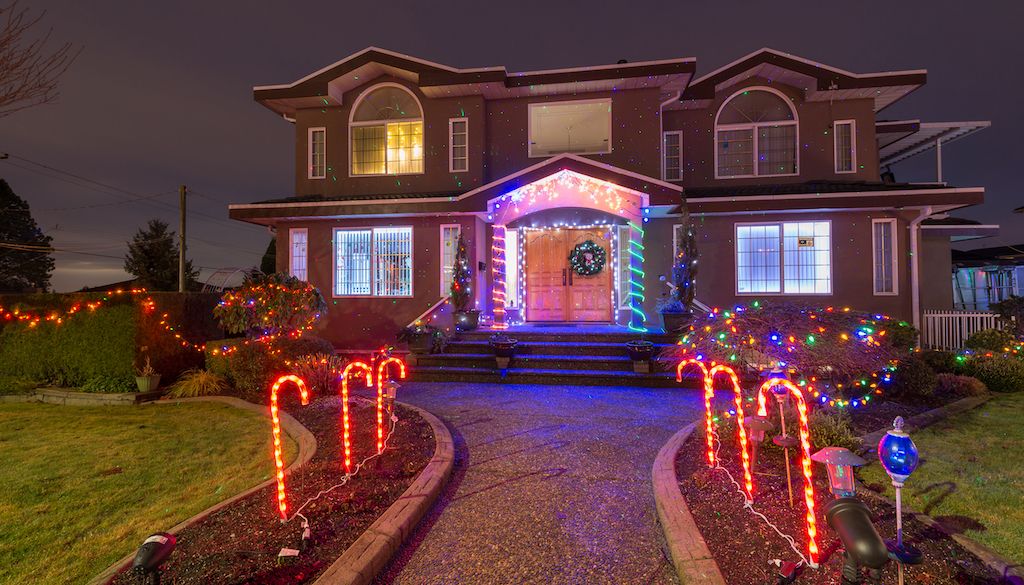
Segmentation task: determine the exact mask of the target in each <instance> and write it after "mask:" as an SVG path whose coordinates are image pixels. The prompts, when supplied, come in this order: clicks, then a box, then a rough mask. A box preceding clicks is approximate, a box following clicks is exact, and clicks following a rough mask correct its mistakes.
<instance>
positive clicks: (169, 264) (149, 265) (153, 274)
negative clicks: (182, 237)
mask: <svg viewBox="0 0 1024 585" xmlns="http://www.w3.org/2000/svg"><path fill="white" fill-rule="evenodd" d="M124 271H125V272H127V273H128V274H131V275H132V276H134V277H135V278H138V279H139V281H140V284H142V285H143V286H145V287H146V288H148V289H150V290H172V291H173V290H178V244H177V238H176V234H175V233H174V232H173V231H171V230H170V229H169V227H168V225H167V224H166V223H165V222H162V221H160V220H158V219H151V220H149V223H148V224H147V225H146V228H145V229H141V228H140V229H139V231H137V232H135V236H134V237H133V238H132V241H130V242H128V255H127V256H125V259H124ZM198 276H199V271H198V270H194V269H193V268H192V261H191V260H186V262H185V288H186V289H189V290H192V289H195V288H197V282H196V277H198Z"/></svg>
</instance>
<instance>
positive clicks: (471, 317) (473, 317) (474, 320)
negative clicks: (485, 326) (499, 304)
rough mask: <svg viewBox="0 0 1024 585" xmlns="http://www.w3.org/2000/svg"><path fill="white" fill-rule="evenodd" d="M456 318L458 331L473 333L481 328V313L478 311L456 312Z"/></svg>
mask: <svg viewBox="0 0 1024 585" xmlns="http://www.w3.org/2000/svg"><path fill="white" fill-rule="evenodd" d="M454 316H455V329H457V330H458V331H472V330H474V329H476V328H477V327H479V326H480V311H478V310H476V309H472V310H470V311H456V312H455V313H454Z"/></svg>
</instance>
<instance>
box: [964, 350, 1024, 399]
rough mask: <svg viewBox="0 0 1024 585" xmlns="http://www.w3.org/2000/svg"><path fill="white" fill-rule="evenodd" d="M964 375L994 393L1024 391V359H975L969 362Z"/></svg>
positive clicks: (997, 357) (1000, 357) (999, 357)
mask: <svg viewBox="0 0 1024 585" xmlns="http://www.w3.org/2000/svg"><path fill="white" fill-rule="evenodd" d="M964 373H965V374H967V375H969V376H974V377H975V378H977V379H979V380H981V381H982V383H984V384H985V385H986V386H988V389H989V390H991V391H993V392H1022V391H1024V359H1021V358H1019V357H1002V356H995V357H975V358H972V359H969V360H967V363H966V366H965V368H964Z"/></svg>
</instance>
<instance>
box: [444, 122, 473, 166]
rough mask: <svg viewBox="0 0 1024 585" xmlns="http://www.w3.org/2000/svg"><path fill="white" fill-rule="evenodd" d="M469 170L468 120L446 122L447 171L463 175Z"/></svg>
mask: <svg viewBox="0 0 1024 585" xmlns="http://www.w3.org/2000/svg"><path fill="white" fill-rule="evenodd" d="M468 170H469V119H467V118H452V119H450V120H448V171H449V172H452V173H464V172H466V171H468Z"/></svg>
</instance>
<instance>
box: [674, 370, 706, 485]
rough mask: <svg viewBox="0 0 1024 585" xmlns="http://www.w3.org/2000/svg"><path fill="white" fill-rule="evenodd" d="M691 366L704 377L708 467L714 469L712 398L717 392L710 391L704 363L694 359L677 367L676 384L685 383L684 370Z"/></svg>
mask: <svg viewBox="0 0 1024 585" xmlns="http://www.w3.org/2000/svg"><path fill="white" fill-rule="evenodd" d="M690 366H697V367H698V368H700V373H701V376H702V377H703V382H704V431H705V432H704V435H705V436H706V437H707V441H708V467H714V466H715V441H714V439H713V438H712V435H713V434H714V430H715V429H714V427H713V426H712V423H711V397H712V396H714V394H715V392H714V390H710V391H709V388H710V387H711V386H710V385H709V382H708V369H707V367H706V366H705V365H704V362H702V361H700V360H696V359H693V358H690V359H688V360H683V361H681V362H679V365H678V366H676V382H682V381H683V370H685V369H686V368H688V367H690Z"/></svg>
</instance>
